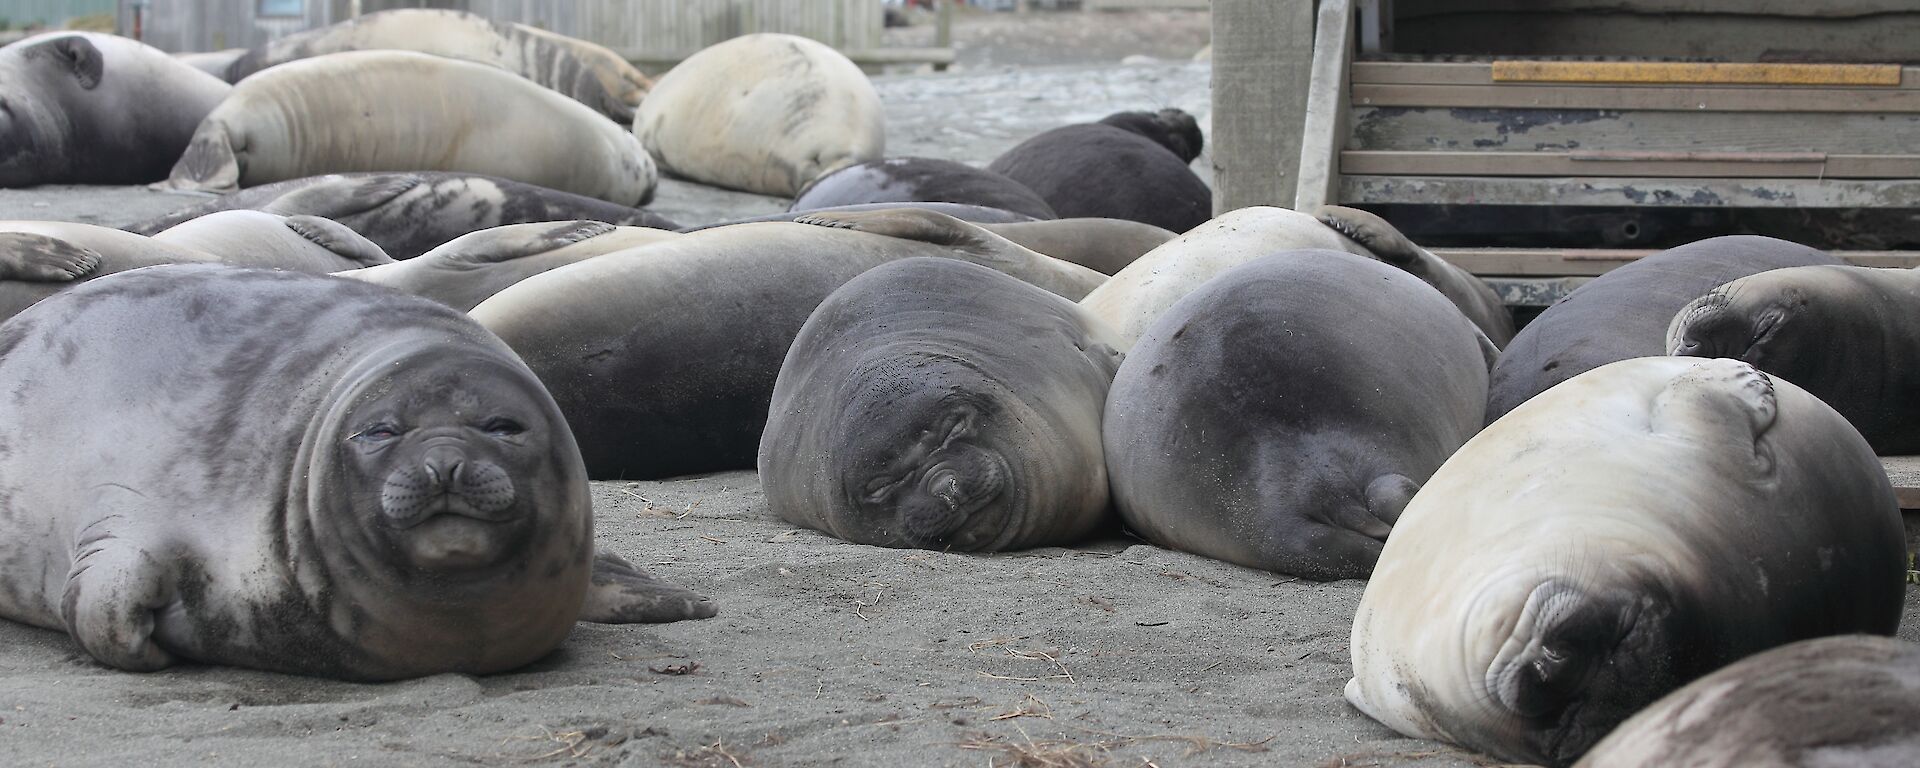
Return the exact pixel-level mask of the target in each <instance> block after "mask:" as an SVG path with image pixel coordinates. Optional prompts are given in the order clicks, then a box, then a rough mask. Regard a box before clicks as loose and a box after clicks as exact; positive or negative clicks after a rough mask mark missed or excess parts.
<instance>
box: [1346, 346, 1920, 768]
mask: <svg viewBox="0 0 1920 768" xmlns="http://www.w3.org/2000/svg"><path fill="white" fill-rule="evenodd" d="M1904 544H1905V537H1904V536H1903V531H1902V527H1901V521H1900V510H1899V507H1898V505H1897V503H1896V502H1895V499H1894V493H1893V488H1892V486H1891V485H1890V484H1889V483H1888V482H1887V475H1886V472H1885V470H1883V469H1882V468H1881V466H1880V462H1879V461H1878V460H1877V459H1875V458H1874V455H1873V451H1872V450H1871V449H1870V448H1868V447H1867V443H1866V441H1865V440H1862V439H1861V438H1860V434H1859V433H1858V432H1856V431H1855V430H1854V429H1853V427H1851V426H1849V425H1848V424H1847V422H1846V420H1845V419H1843V418H1841V417H1840V414H1838V413H1835V412H1834V410H1833V409H1832V408H1829V407H1827V405H1826V404H1824V403H1822V402H1820V401H1819V400H1818V399H1817V398H1815V397H1813V396H1812V395H1810V394H1807V392H1806V391H1805V390H1802V389H1800V388H1799V387H1796V386H1794V385H1793V384H1792V383H1790V382H1788V381H1786V380H1785V379H1779V378H1769V377H1768V376H1767V375H1766V374H1764V373H1761V372H1759V371H1756V370H1754V369H1753V367H1752V366H1749V365H1747V364H1746V363H1742V362H1739V361H1735V360H1701V359H1698V358H1689V357H1649V358H1637V359H1632V360H1625V361H1620V362H1616V363H1612V364H1608V365H1604V366H1601V367H1599V368H1595V369H1593V370H1591V371H1588V372H1587V373H1584V374H1581V375H1579V376H1576V377H1574V378H1572V379H1569V380H1567V381H1566V382H1564V383H1562V384H1560V385H1558V386H1555V387H1554V388H1552V389H1550V390H1547V391H1546V392H1542V393H1541V394H1540V395H1539V396H1538V397H1535V398H1533V399H1532V400H1529V401H1527V402H1526V403H1524V404H1522V405H1521V406H1520V407H1518V408H1515V409H1514V410H1513V412H1512V413H1509V414H1507V415H1506V416H1504V417H1502V418H1501V419H1500V420H1499V421H1496V422H1494V423H1493V425H1491V426H1489V427H1487V428H1486V429H1485V430H1484V431H1482V432H1481V433H1480V434H1479V435H1477V436H1475V437H1474V438H1473V439H1472V440H1471V441H1468V443H1467V444H1466V445H1465V446H1463V447H1462V448H1461V449H1460V451H1459V452H1458V453H1456V454H1454V456H1453V457H1452V458H1450V459H1448V460H1447V463H1446V464H1445V465H1443V466H1441V467H1440V470H1439V471H1438V472H1435V473H1434V475H1433V477H1432V478H1431V479H1429V480H1428V481H1427V483H1426V486H1425V487H1424V488H1422V489H1421V491H1420V494H1419V495H1418V496H1416V497H1414V499H1413V503H1411V504H1409V505H1408V506H1407V508H1406V510H1405V511H1404V512H1403V513H1402V514H1401V515H1400V521H1399V522H1398V523H1396V524H1395V525H1394V530H1393V536H1392V537H1391V538H1389V539H1387V546H1386V548H1385V550H1384V551H1383V552H1381V554H1380V562H1379V564H1378V565H1377V566H1376V567H1375V568H1374V571H1373V579H1372V580H1371V581H1369V582H1368V583H1367V590H1366V594H1365V595H1364V596H1363V597H1362V598H1361V601H1360V608H1359V611H1358V613H1357V614H1356V617H1355V619H1354V624H1353V641H1352V649H1353V670H1354V673H1353V681H1352V682H1350V683H1348V684H1347V699H1348V700H1349V701H1351V702H1352V703H1353V704H1354V706H1356V707H1358V708H1359V709H1360V710H1361V711H1362V712H1365V713H1366V714H1367V715H1369V716H1371V717H1373V718H1374V719H1375V720H1378V721H1380V722H1382V723H1384V724H1386V725H1387V726H1389V727H1391V728H1393V729H1394V730H1396V731H1399V732H1400V733H1403V734H1406V735H1409V736H1414V737H1416V738H1432V739H1440V740H1443V741H1450V742H1453V743H1455V744H1459V745H1462V746H1465V747H1468V748H1470V749H1474V750H1478V751H1481V752H1486V753H1488V754H1491V755H1494V756H1496V757H1499V758H1502V759H1505V760H1511V761H1515V762H1527V763H1542V764H1546V765H1552V766H1558V765H1566V764H1567V763H1570V762H1572V761H1574V760H1576V759H1578V758H1579V757H1580V755H1581V754H1583V753H1584V752H1586V751H1587V749H1588V748H1589V747H1591V746H1592V745H1593V744H1594V742H1596V741H1598V740H1599V739H1600V738H1601V737H1602V736H1605V735H1606V734H1607V732H1608V731H1609V730H1611V729H1612V728H1613V727H1614V726H1616V725H1618V724H1619V723H1620V722H1621V721H1623V720H1625V719H1626V718H1627V717H1628V716H1630V715H1632V714H1633V713H1634V712H1637V711H1639V710H1640V709H1641V708H1642V707H1645V706H1646V705H1648V704H1651V703H1652V702H1653V701H1655V700H1656V699H1658V698H1660V697H1661V696H1664V695H1666V694H1667V693H1669V692H1671V691H1673V690H1674V689H1676V688H1678V687H1680V686H1682V685H1684V684H1686V683H1687V682H1689V681H1691V680H1693V679H1695V678H1698V677H1699V676H1701V675H1704V674H1706V673H1708V672H1711V671H1713V670H1714V669H1717V668H1719V667H1721V666H1723V665H1725V664H1728V663H1730V662H1733V661H1735V660H1737V659H1740V658H1742V657H1745V656H1747V655H1750V654H1753V653H1757V652H1760V651H1763V650H1766V649H1768V648H1772V647H1775V646H1778V645H1782V644H1785V643H1789V642H1793V641H1795V640H1803V639H1807V638H1812V637H1819V636H1823V635H1832V634H1845V633H1855V632H1865V633H1874V634H1891V633H1892V632H1893V631H1894V628H1895V627H1896V626H1898V624H1899V621H1900V611H1901V606H1902V602H1903V598H1904V594H1905V591H1906V584H1905V579H1904V575H1905V570H1906V561H1907V557H1906V551H1905V546H1904Z"/></svg>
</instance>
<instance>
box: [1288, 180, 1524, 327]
mask: <svg viewBox="0 0 1920 768" xmlns="http://www.w3.org/2000/svg"><path fill="white" fill-rule="evenodd" d="M1313 217H1314V218H1316V219H1319V220H1320V222H1321V223H1322V224H1325V225H1327V226H1329V227H1332V228H1333V229H1334V230H1335V231H1337V232H1339V233H1340V234H1342V235H1346V236H1347V237H1348V238H1349V239H1351V240H1353V241H1354V242H1355V243H1357V244H1358V245H1359V246H1360V247H1361V248H1363V249H1365V250H1366V251H1368V252H1370V253H1371V254H1373V257H1374V258H1376V259H1379V260H1381V261H1384V262H1386V263H1388V264H1392V265H1393V266H1396V267H1399V268H1400V269H1401V270H1404V271H1405V272H1407V273H1408V274H1411V275H1413V276H1414V277H1418V278H1420V279H1421V280H1425V281H1426V282H1427V284H1428V285H1431V286H1433V287H1434V289H1435V290H1438V291H1440V293H1441V294H1442V295H1444V296H1446V297H1447V300H1448V301H1451V302H1453V305H1454V306H1456V307H1459V308H1460V312H1461V313H1462V314H1464V315H1466V316H1467V319H1468V320H1472V321H1473V324H1474V325H1477V326H1479V327H1480V330H1481V332H1483V333H1485V334H1487V338H1488V339H1491V340H1492V341H1493V343H1494V345H1495V346H1502V347H1504V346H1506V344H1507V342H1509V341H1512V340H1513V313H1512V312H1508V311H1507V306H1506V305H1505V304H1502V303H1501V302H1500V295H1499V294H1497V293H1494V292H1493V287H1492V286H1489V285H1487V281H1485V280H1481V279H1480V278H1478V277H1474V275H1473V273H1472V272H1468V271H1466V270H1464V269H1461V268H1459V267H1456V266H1454V265H1453V264H1451V263H1449V262H1447V261H1446V260H1445V259H1442V258H1440V257H1438V256H1435V255H1433V252H1432V251H1429V250H1427V249H1425V248H1422V247H1420V246H1417V245H1414V244H1413V241H1412V240H1408V239H1407V236H1406V235H1404V234H1402V233H1401V232H1400V230H1398V229H1396V228H1394V226H1393V225H1392V224H1388V223H1387V220H1386V219H1382V218H1380V217H1379V216H1376V215H1374V214H1372V213H1369V212H1367V211H1362V210H1360V209H1358V208H1347V207H1344V206H1339V205H1323V206H1320V207H1319V208H1318V209H1315V210H1314V212H1313ZM1349 250H1351V249H1349Z"/></svg>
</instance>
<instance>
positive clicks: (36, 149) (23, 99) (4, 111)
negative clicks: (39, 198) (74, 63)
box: [0, 58, 77, 187]
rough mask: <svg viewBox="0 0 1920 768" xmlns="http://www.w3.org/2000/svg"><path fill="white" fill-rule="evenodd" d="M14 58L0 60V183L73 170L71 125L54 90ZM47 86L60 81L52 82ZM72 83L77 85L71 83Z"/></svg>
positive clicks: (30, 182)
mask: <svg viewBox="0 0 1920 768" xmlns="http://www.w3.org/2000/svg"><path fill="white" fill-rule="evenodd" d="M23 64H24V63H23V62H21V61H20V60H19V59H18V58H11V59H7V60H6V64H5V65H4V66H0V88H4V89H5V90H4V91H3V92H0V187H30V186H34V185H37V184H45V183H49V182H52V181H55V180H59V179H65V178H69V177H71V176H72V175H73V147H72V146H71V144H72V135H73V126H72V125H71V124H69V122H68V118H67V113H66V110H65V109H62V108H58V106H59V104H60V101H61V99H60V97H59V95H58V94H54V93H45V92H30V91H25V90H24V89H26V88H34V89H36V91H43V90H44V88H43V87H42V86H41V85H40V84H39V83H37V82H36V81H35V75H34V74H33V73H31V72H27V71H25V67H24V66H23ZM53 87H56V88H57V87H61V86H59V85H55V86H53ZM75 87H77V86H75Z"/></svg>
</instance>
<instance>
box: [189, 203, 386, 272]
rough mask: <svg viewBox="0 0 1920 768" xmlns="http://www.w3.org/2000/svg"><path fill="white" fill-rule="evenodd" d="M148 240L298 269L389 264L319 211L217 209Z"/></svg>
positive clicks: (223, 259)
mask: <svg viewBox="0 0 1920 768" xmlns="http://www.w3.org/2000/svg"><path fill="white" fill-rule="evenodd" d="M153 239H154V240H157V241H160V242H163V243H169V244H172V245H179V246H184V247H187V248H192V249H194V250H197V251H201V252H204V253H210V254H213V255H214V256H215V257H217V258H219V259H220V261H221V262H223V263H228V264H252V265H255V266H268V265H272V266H276V267H278V268H280V269H292V270H295V271H299V272H314V273H326V272H338V271H340V270H343V269H361V268H364V267H374V266H379V265H381V264H392V263H393V259H392V258H389V257H388V256H387V252H386V251H383V250H380V246H378V245H374V244H373V241H371V240H368V239H366V238H365V237H361V236H360V233H358V232H355V231H353V230H351V229H348V228H347V227H346V226H345V225H343V224H340V223H338V222H335V221H333V220H331V219H323V218H321V217H319V216H281V215H278V214H272V213H265V212H262V211H220V212H218V213H212V214H208V215H206V216H202V217H200V218H197V219H190V220H188V221H186V222H184V223H181V224H179V225H177V226H174V227H172V228H170V229H167V230H164V231H161V232H160V233H158V234H156V235H154V236H153Z"/></svg>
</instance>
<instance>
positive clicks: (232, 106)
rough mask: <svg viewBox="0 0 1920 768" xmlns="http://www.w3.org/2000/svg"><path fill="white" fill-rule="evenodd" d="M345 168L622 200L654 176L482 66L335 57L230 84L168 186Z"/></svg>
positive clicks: (626, 144) (577, 108)
mask: <svg viewBox="0 0 1920 768" xmlns="http://www.w3.org/2000/svg"><path fill="white" fill-rule="evenodd" d="M340 171H461V172H467V173H479V174H487V175H492V176H501V177H505V178H509V179H513V180H515V181H522V182H526V183H528V184H538V185H540V186H544V187H549V188H552V189H558V190H561V191H564V192H573V193H575V194H581V195H586V196H588V197H597V198H600V199H602V200H605V201H607V202H610V203H617V204H620V205H640V204H643V203H645V202H647V201H648V200H650V199H652V198H653V187H654V184H655V183H656V182H657V181H658V180H659V173H658V172H657V171H656V170H655V169H654V165H653V160H652V158H649V157H648V156H647V152H646V150H644V149H641V148H640V143H639V142H638V141H636V140H635V139H634V138H633V136H632V135H630V134H628V133H627V132H626V131H624V130H622V129H621V128H620V126H619V125H618V124H616V123H614V122H613V121H611V120H608V119H606V117H604V116H602V115H600V114H598V113H595V112H594V111H593V110H592V109H589V108H587V107H586V106H584V105H582V104H580V103H579V102H577V101H574V100H572V99H569V98H567V97H565V96H562V95H560V94H558V93H555V92H553V91H550V90H547V89H545V88H542V87H540V86H538V85H536V84H534V83H532V82H530V81H528V80H527V79H526V78H522V77H519V76H516V75H514V74H513V73H511V72H507V71H504V70H501V69H497V68H495V67H490V66H487V65H485V64H476V63H473V62H470V61H460V60H457V59H448V58H442V57H439V56H429V55H427V54H424V53H412V52H409V51H359V52H353V53H335V54H329V55H326V56H320V57H317V58H312V59H303V60H301V61H295V62H290V63H287V64H282V65H280V66H277V67H274V68H272V69H270V70H265V71H262V72H260V73H259V74H256V75H254V76H252V77H249V78H247V79H246V80H243V81H241V82H240V84H239V85H236V86H234V87H233V93H232V95H230V96H228V97H227V100H226V101H223V102H221V103H220V106H218V107H216V108H215V109H214V110H213V112H212V113H211V114H209V115H207V119H206V120H205V121H204V122H202V123H201V124H200V127H199V129H198V130H196V131H194V134H193V142H192V143H191V144H189V145H188V146H187V151H186V153H185V154H183V155H181V157H180V162H179V163H177V164H175V165H174V167H173V175H172V176H171V177H170V178H168V180H167V182H166V186H168V187H170V188H173V189H197V190H204V191H209V192H232V191H234V190H236V189H239V188H241V187H251V186H254V185H257V184H265V183H268V182H273V181H282V180H285V179H297V178H300V177H303V176H312V175H315V174H321V173H333V172H340Z"/></svg>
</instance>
